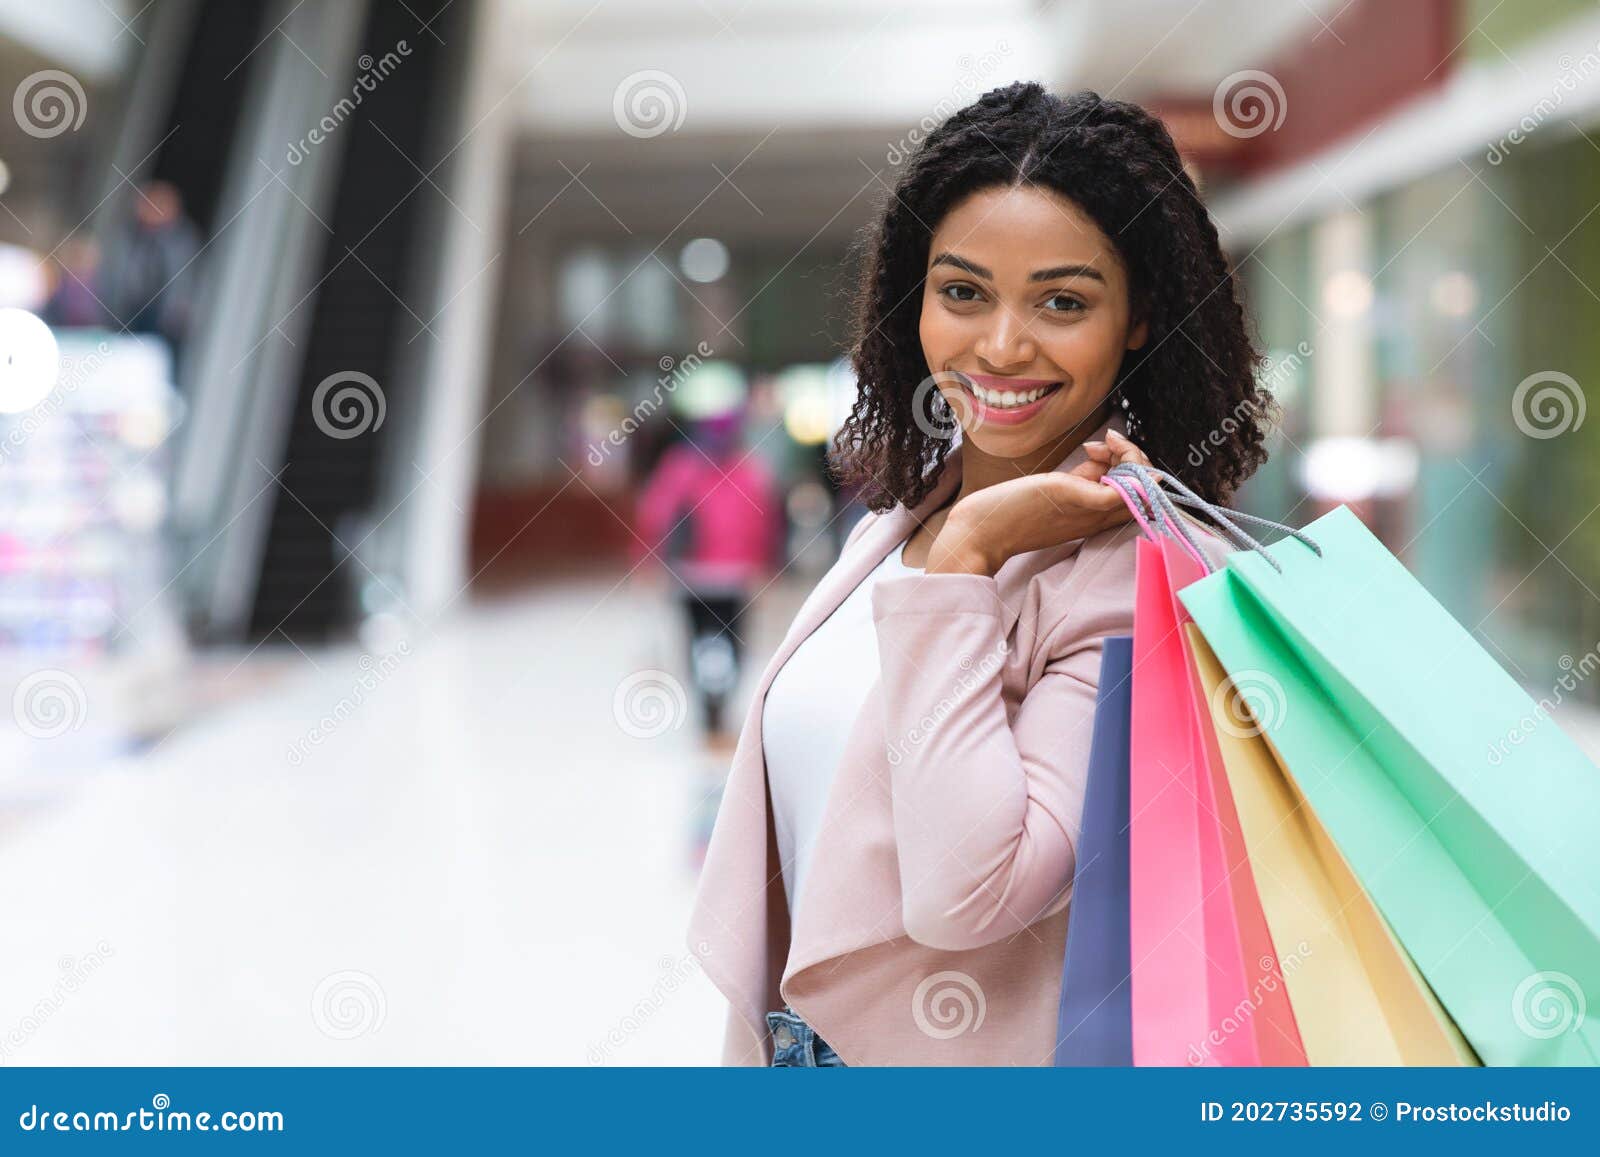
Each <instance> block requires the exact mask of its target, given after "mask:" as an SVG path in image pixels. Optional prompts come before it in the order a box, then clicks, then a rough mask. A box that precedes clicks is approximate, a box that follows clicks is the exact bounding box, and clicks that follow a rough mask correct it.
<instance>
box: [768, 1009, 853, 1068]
mask: <svg viewBox="0 0 1600 1157" xmlns="http://www.w3.org/2000/svg"><path fill="white" fill-rule="evenodd" d="M767 1028H768V1029H770V1030H771V1032H772V1067H773V1068H778V1069H842V1068H845V1067H846V1066H845V1063H844V1062H843V1061H841V1060H840V1059H839V1054H838V1053H836V1052H834V1051H833V1046H832V1045H830V1044H828V1042H827V1041H825V1040H823V1039H822V1038H821V1037H820V1036H818V1035H817V1034H816V1031H815V1030H814V1029H812V1027H811V1026H810V1025H809V1024H807V1023H806V1022H805V1021H803V1020H801V1019H800V1014H799V1013H797V1012H795V1010H794V1009H792V1008H790V1007H789V1006H788V1005H787V1004H786V1005H784V1006H783V1011H782V1012H769V1013H767Z"/></svg>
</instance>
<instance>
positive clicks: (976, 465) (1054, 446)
mask: <svg viewBox="0 0 1600 1157" xmlns="http://www.w3.org/2000/svg"><path fill="white" fill-rule="evenodd" d="M1111 412H1112V411H1111V406H1110V404H1109V403H1107V404H1106V405H1103V406H1101V407H1100V409H1099V410H1097V411H1096V412H1095V413H1094V414H1092V415H1090V416H1089V417H1087V418H1085V419H1083V421H1081V422H1078V423H1077V424H1076V425H1074V426H1073V427H1072V428H1071V429H1069V430H1068V431H1067V432H1066V433H1065V434H1063V435H1061V437H1059V438H1056V439H1055V440H1053V441H1051V442H1047V443H1045V444H1044V445H1043V446H1041V447H1039V449H1037V450H1035V451H1033V453H1031V454H1027V455H1024V456H1023V457H1021V458H997V457H995V456H994V455H992V454H985V453H984V452H983V451H982V450H980V449H979V448H978V446H977V444H976V443H974V442H973V441H972V440H971V439H970V438H969V439H963V440H962V444H961V488H960V490H959V491H958V492H957V494H956V496H955V501H956V502H960V501H961V500H962V499H963V498H965V497H966V496H967V495H969V494H974V493H976V492H977V491H979V490H982V489H983V488H984V487H985V486H993V485H994V484H995V483H997V482H1005V481H1008V480H1009V479H1012V478H1022V477H1025V476H1026V475H1029V474H1038V473H1041V472H1042V471H1045V470H1050V469H1053V468H1054V467H1055V466H1056V465H1058V464H1059V463H1060V462H1061V460H1062V459H1063V458H1065V457H1066V456H1067V455H1068V454H1070V453H1072V452H1073V451H1074V450H1076V449H1077V448H1078V447H1079V446H1081V445H1082V444H1083V441H1084V439H1085V438H1087V437H1088V436H1089V435H1090V434H1092V433H1093V432H1094V431H1096V430H1098V429H1100V427H1102V426H1104V425H1105V424H1106V422H1107V421H1109V420H1110V417H1111ZM952 505H953V503H952Z"/></svg>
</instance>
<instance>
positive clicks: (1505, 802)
mask: <svg viewBox="0 0 1600 1157" xmlns="http://www.w3.org/2000/svg"><path fill="white" fill-rule="evenodd" d="M1305 533H1306V534H1307V535H1308V536H1309V537H1310V538H1311V539H1313V540H1314V541H1315V542H1316V543H1317V544H1318V545H1319V546H1320V548H1321V557H1319V556H1318V555H1317V553H1315V552H1313V551H1312V550H1311V549H1310V548H1309V547H1307V546H1306V545H1304V544H1303V543H1301V542H1298V541H1295V540H1293V539H1285V540H1283V541H1282V542H1279V543H1276V544H1274V545H1273V546H1271V547H1269V548H1267V549H1268V551H1269V552H1270V553H1271V555H1272V557H1273V558H1274V559H1275V560H1276V561H1277V562H1278V563H1279V564H1280V566H1281V568H1282V569H1281V571H1280V570H1278V569H1275V568H1274V567H1273V566H1272V565H1271V564H1270V563H1269V562H1268V561H1267V560H1266V559H1265V558H1263V557H1261V556H1260V555H1258V554H1257V553H1256V552H1253V551H1241V552H1238V553H1236V554H1234V555H1232V556H1230V557H1229V560H1228V566H1227V568H1226V569H1225V570H1222V571H1219V572H1217V573H1216V574H1213V575H1211V576H1209V577H1207V578H1205V579H1202V580H1200V581H1198V582H1196V583H1193V584H1191V585H1190V586H1188V587H1186V588H1184V590H1182V591H1181V592H1180V598H1181V599H1182V600H1183V602H1184V604H1185V606H1187V607H1188V608H1189V612H1190V614H1191V615H1192V616H1193V617H1194V620H1195V622H1196V623H1197V624H1198V625H1199V626H1200V629H1201V630H1202V632H1204V634H1205V636H1206V640H1207V642H1208V643H1209V644H1210V645H1211V647H1212V649H1213V651H1214V652H1215V653H1216V654H1217V656H1218V658H1219V659H1220V661H1221V662H1222V664H1223V666H1224V667H1225V668H1226V669H1227V671H1228V674H1229V677H1230V680H1231V681H1232V683H1233V684H1234V686H1235V687H1236V688H1238V689H1239V691H1240V694H1241V696H1242V697H1243V698H1244V699H1246V700H1247V701H1249V702H1250V703H1252V704H1253V706H1254V708H1255V713H1254V714H1255V723H1256V724H1257V725H1259V726H1260V727H1261V728H1262V729H1263V731H1264V732H1265V734H1266V736H1267V738H1268V739H1269V741H1270V742H1271V743H1272V746H1273V747H1274V749H1275V750H1276V751H1277V754H1278V756H1279V758H1280V760H1281V761H1282V763H1283V765H1284V767H1285V768H1286V769H1287V771H1288V772H1289V774H1290V775H1291V776H1293V778H1294V780H1295V782H1296V784H1297V786H1298V787H1299V788H1300V790H1301V792H1302V794H1303V795H1304V796H1305V798H1306V801H1307V803H1308V805H1309V806H1311V807H1312V808H1314V809H1315V811H1316V812H1317V815H1318V817H1319V818H1320V819H1321V820H1322V822H1323V824H1324V826H1325V827H1326V829H1327V831H1328V833H1329V834H1330V835H1331V836H1332V837H1333V839H1334V841H1335V843H1337V844H1338V846H1339V848H1340V850H1341V851H1342V852H1343V853H1344V855H1345V856H1346V858H1347V859H1348V861H1349V863H1350V866H1351V867H1352V869H1354V871H1355V873H1356V875H1357V876H1358V877H1359V878H1360V880H1361V883H1362V884H1363V886H1365V887H1366V889H1367V891H1368V892H1369V893H1370V894H1371V896H1372V897H1373V899H1374V900H1375V901H1376V902H1377V904H1378V906H1379V908H1380V909H1382V911H1383V914H1384V916H1385V918H1386V919H1388V921H1389V922H1390V924H1391V925H1392V926H1393V928H1394V931H1395V933H1396V935H1397V936H1398V937H1399V938H1400V940H1401V942H1402V943H1403V944H1404V945H1405V948H1406V950H1407V951H1408V952H1409V953H1410V955H1411V956H1412V958H1413V959H1414V960H1415V962H1416V964H1417V966H1418V968H1419V969H1420V970H1421V972H1422V974H1423V976H1424V977H1425V978H1426V979H1427V981H1428V983H1429V984H1430V985H1431V986H1432V988H1433V989H1434V991H1435V993H1436V994H1437V995H1438V997H1439V999H1440V1001H1441V1003H1442V1004H1443V1005H1444V1006H1445V1008H1446V1009H1447V1010H1448V1011H1449V1013H1450V1015H1451V1017H1452V1018H1453V1019H1454V1020H1455V1021H1456V1023H1457V1024H1458V1025H1459V1026H1460V1028H1461V1030H1462V1032H1463V1034H1464V1035H1465V1036H1466V1037H1467V1039H1468V1040H1469V1041H1470V1042H1471V1043H1472V1045H1473V1047H1474V1049H1476V1050H1477V1052H1478V1054H1479V1056H1481V1057H1482V1058H1483V1060H1484V1062H1485V1063H1486V1064H1517V1065H1525V1064H1560V1065H1578V1064H1581V1065H1592V1064H1595V1063H1597V1061H1600V1024H1596V1023H1595V1021H1594V1020H1592V1019H1590V1018H1589V1017H1588V1015H1587V1012H1588V1003H1589V1001H1590V1000H1591V999H1600V840H1597V839H1596V837H1597V835H1600V770H1597V769H1596V768H1595V766H1594V765H1593V764H1592V763H1591V762H1590V761H1589V760H1588V759H1586V758H1585V757H1584V755H1583V754H1582V752H1581V751H1579V749H1578V748H1577V746H1576V745H1575V744H1574V743H1573V742H1572V741H1571V740H1570V739H1569V738H1568V737H1567V736H1566V735H1565V734H1563V733H1562V732H1561V731H1560V730H1559V729H1557V727H1556V726H1555V724H1554V723H1552V722H1551V721H1549V720H1548V719H1547V718H1544V717H1543V716H1542V715H1541V714H1540V711H1539V709H1538V707H1537V705H1536V704H1535V703H1534V701H1533V700H1532V698H1531V697H1530V696H1529V695H1528V694H1527V693H1526V692H1525V691H1524V690H1523V689H1522V688H1521V687H1520V686H1519V685H1518V684H1517V683H1516V681H1515V680H1513V679H1512V678H1511V677H1510V676H1509V675H1507V674H1506V673H1505V672H1504V671H1503V670H1501V668H1500V667H1499V665H1498V664H1497V663H1496V662H1495V661H1494V659H1493V658H1492V657H1491V656H1490V655H1489V654H1488V653H1487V652H1486V651H1484V649H1483V648H1482V647H1481V646H1480V645H1479V644H1478V642H1477V641H1476V640H1475V639H1474V638H1473V636H1472V634H1471V633H1470V632H1469V631H1467V630H1466V629H1465V628H1464V627H1462V626H1461V624H1459V623H1457V622H1456V621H1455V620H1454V619H1453V618H1451V616H1450V615H1449V613H1448V612H1446V611H1445V610H1444V608H1443V607H1441V606H1440V605H1439V604H1438V602H1436V601H1435V600H1434V599H1433V598H1432V597H1431V596H1430V595H1429V594H1428V593H1427V591H1426V590H1424V589H1423V587H1422V586H1421V585H1420V584H1419V583H1418V582H1417V581H1416V580H1415V579H1414V578H1413V577H1412V576H1411V574H1410V573H1409V572H1408V571H1407V570H1406V569H1405V567H1404V566H1403V565H1402V564H1401V563H1400V562H1399V560H1398V559H1396V558H1395V557H1394V556H1393V555H1392V554H1390V553H1389V552H1388V550H1386V549H1385V548H1384V547H1383V545H1382V544H1381V543H1379V542H1378V540H1377V539H1376V538H1375V537H1374V536H1373V535H1372V533H1371V532H1370V531H1368V530H1367V529H1366V527H1364V526H1363V525H1362V524H1361V522H1360V521H1359V520H1358V519H1357V518H1356V517H1355V515H1354V514H1352V513H1351V512H1350V511H1349V510H1348V509H1347V508H1345V507H1340V508H1338V509H1336V510H1334V511H1333V512H1332V513H1330V514H1327V515H1324V516H1323V517H1322V518H1320V519H1318V520H1317V521H1316V522H1314V523H1312V524H1311V525H1310V526H1308V527H1306V528H1305Z"/></svg>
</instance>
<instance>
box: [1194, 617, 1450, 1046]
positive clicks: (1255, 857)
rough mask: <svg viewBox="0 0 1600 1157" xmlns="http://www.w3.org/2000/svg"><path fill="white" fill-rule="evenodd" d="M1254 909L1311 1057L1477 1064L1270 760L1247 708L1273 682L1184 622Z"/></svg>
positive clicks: (1257, 705) (1259, 708)
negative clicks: (1232, 661) (1238, 668)
mask: <svg viewBox="0 0 1600 1157" xmlns="http://www.w3.org/2000/svg"><path fill="white" fill-rule="evenodd" d="M1184 632H1185V634H1186V635H1187V637H1188V642H1189V654H1190V656H1191V658H1192V659H1193V661H1194V670H1195V674H1196V675H1197V676H1198V686H1197V687H1196V695H1197V703H1198V704H1199V709H1200V710H1201V711H1202V712H1205V713H1207V714H1209V715H1210V717H1211V720H1212V724H1213V728H1214V730H1215V733H1216V736H1217V744H1218V747H1219V749H1220V751H1221V755H1222V766H1223V769H1224V771H1225V772H1226V774H1227V777H1228V787H1229V789H1230V791H1231V792H1232V794H1233V801H1234V806H1235V808H1236V809H1237V812H1238V816H1239V827H1240V831H1241V832H1242V833H1243V836H1244V843H1245V849H1246V851H1247V853H1248V855H1249V858H1250V863H1251V865H1252V868H1253V869H1254V875H1255V880H1256V886H1257V889H1258V891H1259V893H1260V896H1261V909H1262V912H1263V913H1264V914H1265V916H1266V919H1267V927H1268V928H1269V929H1270V930H1271V933H1272V941H1273V943H1274V944H1275V945H1277V946H1278V948H1279V951H1280V953H1281V954H1282V959H1283V962H1284V963H1283V974H1284V984H1285V986H1286V987H1287V988H1288V991H1289V1003H1290V1005H1291V1006H1292V1007H1293V1009H1294V1014H1295V1023H1296V1024H1297V1025H1298V1026H1299V1029H1300V1039H1301V1040H1302V1042H1304V1044H1305V1049H1306V1060H1307V1062H1308V1063H1310V1064H1313V1065H1475V1064H1477V1063H1478V1059H1477V1057H1476V1056H1474V1055H1473V1052H1472V1050H1471V1048H1470V1047H1468V1045H1467V1042H1466V1041H1465V1040H1464V1039H1463V1038H1462V1036H1461V1033H1460V1030H1458V1029H1457V1028H1456V1026H1455V1024H1454V1022H1453V1021H1451V1020H1450V1018H1449V1016H1448V1015H1447V1014H1446V1013H1445V1011H1444V1009H1443V1008H1442V1007H1441V1006H1440V1004H1439V1001H1438V998H1437V997H1435V996H1434V995H1433V992H1432V990H1431V989H1429V988H1428V985H1427V983H1426V982H1425V981H1424V980H1423V979H1422V977H1421V975H1420V974H1419V973H1418V972H1417V968H1416V965H1415V964H1413V963H1412V961H1411V958H1410V957H1409V956H1407V955H1406V952H1405V949H1403V948H1402V947H1401V946H1400V944H1399V942H1398V941H1397V940H1396V939H1395V938H1394V934H1393V932H1392V931H1390V929H1389V926H1388V924H1387V923H1386V922H1385V921H1384V919H1383V916H1382V914H1381V913H1379V911H1378V909H1377V907H1376V906H1375V905H1374V904H1373V902H1372V899H1371V897H1369V896H1368V895H1367V894H1366V892H1365V890H1363V889H1362V887H1361V885H1360V883H1359V882H1358V881H1357V880H1356V878H1355V875H1354V874H1353V873H1352V872H1351V871H1350V866H1349V865H1348V864H1346V863H1345V860H1344V857H1343V855H1341V854H1340V852H1339V849H1338V848H1336V847H1335V846H1334V845H1333V842H1332V841H1331V840H1330V839H1329V838H1328V834H1327V832H1326V830H1325V829H1324V828H1323V826H1322V824H1321V822H1320V821H1319V820H1318V819H1317V815H1316V812H1315V810H1313V809H1312V808H1311V807H1310V806H1308V805H1307V803H1306V801H1305V798H1304V797H1303V796H1302V795H1301V794H1300V792H1299V790H1298V789H1297V788H1296V787H1295V784H1294V780H1293V779H1291V778H1290V777H1289V776H1288V775H1286V774H1285V773H1284V771H1283V769H1282V768H1281V767H1280V766H1279V765H1278V762H1277V760H1276V758H1275V757H1274V756H1273V753H1272V749H1271V748H1270V747H1269V746H1268V744H1267V742H1266V740H1265V738H1264V737H1263V736H1262V733H1261V725H1260V723H1259V722H1258V721H1257V718H1256V715H1255V714H1253V713H1252V712H1253V711H1254V712H1259V713H1266V712H1271V711H1274V710H1276V709H1277V708H1278V706H1279V704H1278V703H1277V702H1276V700H1275V699H1274V698H1273V695H1272V693H1271V689H1270V688H1267V687H1263V686H1262V685H1260V684H1259V683H1252V682H1249V681H1248V680H1239V681H1235V680H1233V679H1230V678H1229V677H1228V675H1227V673H1226V672H1225V671H1223V669H1222V665H1221V664H1220V663H1219V662H1218V661H1217V657H1216V655H1214V654H1213V653H1212V651H1211V648H1210V647H1209V646H1208V645H1207V644H1206V641H1205V638H1204V637H1203V636H1202V635H1201V633H1200V631H1199V629H1198V628H1197V627H1196V626H1195V624H1194V623H1192V622H1191V623H1186V624H1185V625H1184Z"/></svg>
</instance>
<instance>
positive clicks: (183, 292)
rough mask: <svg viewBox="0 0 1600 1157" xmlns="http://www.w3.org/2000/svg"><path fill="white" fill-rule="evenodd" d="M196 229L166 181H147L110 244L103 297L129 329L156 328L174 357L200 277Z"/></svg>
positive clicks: (179, 351) (138, 331) (140, 331)
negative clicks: (123, 228) (127, 220)
mask: <svg viewBox="0 0 1600 1157" xmlns="http://www.w3.org/2000/svg"><path fill="white" fill-rule="evenodd" d="M200 248H201V244H200V231H199V230H198V229H196V228H195V226H194V223H193V222H192V221H190V220H189V218H188V217H186V216H185V215H184V212H183V196H182V195H181V194H180V193H179V192H178V190H177V187H176V186H174V185H173V184H171V183H170V182H168V181H150V182H148V183H147V184H144V185H142V186H140V187H139V189H138V191H137V195H136V196H135V197H134V198H133V217H132V219H131V220H130V222H129V223H128V225H127V227H126V228H125V230H124V231H123V232H122V234H121V235H120V236H119V237H117V238H116V239H115V241H114V243H113V244H111V245H110V246H108V250H109V251H108V253H107V258H106V266H105V271H104V273H105V277H104V284H105V288H106V292H105V295H104V296H105V302H106V305H107V306H108V307H110V309H111V312H112V313H113V314H114V315H115V317H116V320H117V322H118V324H121V325H125V326H127V328H128V332H130V333H136V334H155V335H157V336H159V337H161V338H164V339H165V340H166V342H167V344H168V345H169V346H170V347H171V348H172V356H173V360H174V362H176V361H177V360H178V359H179V358H180V356H181V354H182V350H183V343H184V340H185V338H187V337H188V334H189V324H190V320H191V318H192V316H193V313H194V303H195V293H196V286H197V282H198V278H199V270H198V269H197V267H196V266H197V262H196V260H195V259H196V257H198V256H199V253H200Z"/></svg>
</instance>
